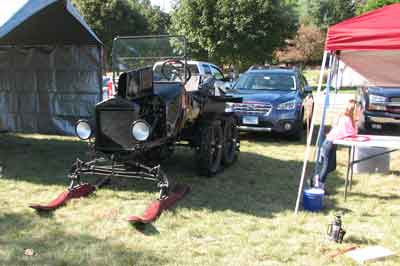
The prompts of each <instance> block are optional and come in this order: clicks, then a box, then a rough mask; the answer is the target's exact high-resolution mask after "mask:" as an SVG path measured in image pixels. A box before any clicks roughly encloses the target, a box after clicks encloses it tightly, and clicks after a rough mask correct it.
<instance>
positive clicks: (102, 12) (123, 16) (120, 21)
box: [74, 0, 169, 51]
mask: <svg viewBox="0 0 400 266" xmlns="http://www.w3.org/2000/svg"><path fill="white" fill-rule="evenodd" d="M74 3H75V5H76V6H77V7H78V9H79V10H80V12H81V13H82V15H83V16H84V18H85V20H86V21H87V23H88V24H89V25H90V27H91V28H92V29H93V30H94V31H95V32H96V34H97V35H98V36H99V38H100V39H101V40H102V41H103V42H104V44H105V46H106V48H108V50H109V51H110V50H111V47H112V40H113V39H114V37H116V36H118V35H119V36H124V35H125V36H126V35H148V34H161V33H165V32H166V30H167V27H168V24H169V16H168V14H166V13H164V12H162V11H161V10H160V9H159V8H158V7H155V8H153V7H152V6H151V3H150V1H149V0H143V1H138V0H74Z"/></svg>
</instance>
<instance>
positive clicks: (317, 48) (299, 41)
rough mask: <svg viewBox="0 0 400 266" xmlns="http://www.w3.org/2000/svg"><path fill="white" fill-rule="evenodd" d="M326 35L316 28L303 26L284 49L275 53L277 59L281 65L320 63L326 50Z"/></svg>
mask: <svg viewBox="0 0 400 266" xmlns="http://www.w3.org/2000/svg"><path fill="white" fill-rule="evenodd" d="M324 40H325V35H324V33H323V32H322V31H321V30H320V29H319V28H318V27H316V26H313V25H308V26H306V25H301V26H300V27H299V29H298V31H297V34H296V36H295V38H294V40H292V41H288V45H287V47H286V48H284V49H279V50H277V51H276V53H275V58H276V59H277V61H278V62H280V63H303V64H308V63H312V62H316V61H319V60H320V59H321V57H322V54H323V50H324Z"/></svg>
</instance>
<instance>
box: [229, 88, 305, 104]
mask: <svg viewBox="0 0 400 266" xmlns="http://www.w3.org/2000/svg"><path fill="white" fill-rule="evenodd" d="M296 93H297V92H296V91H284V90H274V91H271V90H269V91H266V90H232V91H230V92H229V95H231V96H236V97H242V98H243V102H263V103H271V104H273V103H282V102H286V101H290V100H294V99H295V98H296Z"/></svg>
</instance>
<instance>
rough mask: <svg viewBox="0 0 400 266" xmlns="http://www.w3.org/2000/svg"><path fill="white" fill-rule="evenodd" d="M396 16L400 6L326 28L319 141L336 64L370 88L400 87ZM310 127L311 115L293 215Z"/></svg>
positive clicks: (399, 27) (399, 22) (399, 36)
mask: <svg viewBox="0 0 400 266" xmlns="http://www.w3.org/2000/svg"><path fill="white" fill-rule="evenodd" d="M399 17H400V4H392V5H389V6H386V7H383V8H380V9H377V10H374V11H371V12H368V13H365V14H362V15H360V16H357V17H354V18H351V19H348V20H345V21H342V22H340V23H338V24H336V25H334V26H331V27H329V29H328V33H327V38H326V42H325V52H324V57H323V60H322V65H321V72H320V78H319V84H318V92H317V95H318V96H317V99H320V95H321V87H322V79H323V74H324V72H325V66H326V61H327V58H328V55H330V57H329V64H328V65H329V66H328V79H327V82H326V93H325V101H324V109H323V110H324V111H323V113H322V122H321V127H320V132H319V138H320V136H321V135H322V133H323V129H324V124H325V115H326V109H327V108H328V106H329V94H330V87H331V83H332V79H333V76H334V75H336V74H337V73H336V72H337V71H338V64H339V61H342V62H343V63H344V64H346V65H348V66H350V67H351V68H352V69H353V70H355V71H356V72H358V73H359V74H360V75H361V76H363V77H364V78H365V79H366V80H367V81H368V83H369V84H370V85H373V86H382V87H395V86H396V87H400V19H399ZM314 124H315V116H313V118H312V122H311V130H310V134H309V136H308V139H307V148H306V152H305V158H304V164H303V170H302V174H301V180H300V185H299V190H298V197H297V202H296V209H295V212H296V213H297V211H298V209H299V204H300V198H301V195H302V193H303V184H304V176H305V173H306V168H307V162H308V159H309V157H310V152H311V148H310V144H311V140H312V135H313V129H314ZM317 143H318V141H317Z"/></svg>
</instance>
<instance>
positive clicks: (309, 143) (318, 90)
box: [294, 51, 328, 214]
mask: <svg viewBox="0 0 400 266" xmlns="http://www.w3.org/2000/svg"><path fill="white" fill-rule="evenodd" d="M327 57H328V52H327V51H325V52H324V57H323V59H322V65H321V71H320V74H319V82H318V89H317V99H319V97H320V95H321V87H322V82H323V77H324V70H325V64H326V59H327ZM314 125H315V113H314V112H313V115H312V118H311V127H310V133H309V134H308V138H307V147H306V151H305V154H304V163H303V169H302V172H301V178H300V184H299V189H298V193H297V200H296V208H295V210H294V213H295V214H297V213H298V211H299V207H300V198H301V196H302V195H303V186H304V177H305V174H306V169H307V162H308V158H309V157H310V150H311V141H312V137H313V132H314Z"/></svg>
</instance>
